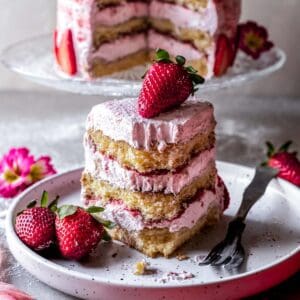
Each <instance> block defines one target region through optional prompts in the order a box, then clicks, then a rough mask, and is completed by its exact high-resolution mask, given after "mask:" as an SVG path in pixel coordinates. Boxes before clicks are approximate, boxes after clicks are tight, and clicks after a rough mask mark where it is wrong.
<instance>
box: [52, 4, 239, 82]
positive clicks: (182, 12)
mask: <svg viewBox="0 0 300 300" xmlns="http://www.w3.org/2000/svg"><path fill="white" fill-rule="evenodd" d="M57 12H58V13H57V28H56V31H55V38H54V39H55V40H54V43H55V53H56V61H57V63H58V65H59V66H60V68H61V70H62V71H64V72H65V73H66V74H69V75H71V76H72V75H76V74H77V75H78V74H80V75H83V76H85V77H87V78H95V77H99V76H103V75H108V74H111V73H114V72H117V71H122V70H126V69H128V68H131V67H134V66H136V65H140V64H143V63H146V62H148V61H150V60H151V59H152V58H153V56H154V51H155V50H156V49H157V48H163V49H166V50H167V51H168V52H169V53H170V54H171V55H173V56H175V55H177V54H181V55H183V56H185V57H186V59H187V61H188V63H189V64H190V65H192V66H193V67H194V68H195V69H196V70H197V71H198V72H199V74H201V75H202V76H204V77H206V78H211V77H212V76H214V75H215V76H220V75H222V74H224V73H225V72H226V70H227V68H228V67H229V66H231V65H232V64H233V62H234V59H235V54H236V33H237V26H238V22H239V18H240V13H241V0H224V1H222V0H199V1H193V0H143V1H142V0H140V1H139V0H136V1H132V0H80V1H70V0H58V6H57Z"/></svg>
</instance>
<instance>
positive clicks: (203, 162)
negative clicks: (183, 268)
mask: <svg viewBox="0 0 300 300" xmlns="http://www.w3.org/2000/svg"><path fill="white" fill-rule="evenodd" d="M215 125H216V122H215V119H214V114H213V107H212V105H211V104H210V103H208V102H198V101H192V100H190V101H187V102H186V103H184V104H183V105H182V106H180V107H179V108H177V109H174V110H172V111H169V112H165V113H162V114H160V115H159V116H158V117H156V118H153V119H144V118H142V117H140V116H139V115H138V113H137V109H136V99H124V100H120V101H117V100H115V101H110V102H105V103H102V104H99V105H97V106H95V107H93V109H92V111H91V112H90V114H89V116H88V120H87V130H86V134H85V138H84V147H85V159H86V161H85V170H84V172H83V175H82V195H83V198H84V201H85V202H86V204H87V205H100V206H102V207H104V208H105V210H104V212H103V213H102V218H104V219H107V220H110V221H112V222H114V223H115V224H116V226H115V227H114V228H113V229H111V230H110V234H111V236H112V237H113V239H116V240H120V241H122V242H124V243H126V244H128V245H130V246H132V247H134V248H136V249H138V250H140V251H142V252H143V253H145V254H146V255H148V256H151V257H154V256H157V255H164V256H169V255H171V254H172V253H173V252H174V251H175V250H176V249H177V248H178V247H179V246H180V245H182V244H183V243H184V242H186V241H187V240H188V239H190V238H191V237H192V236H193V235H194V234H195V233H197V232H198V231H199V230H200V229H201V228H202V227H203V226H204V225H207V224H213V223H215V222H217V221H218V220H219V218H220V216H221V215H222V213H223V210H224V209H225V208H226V207H227V205H228V200H229V199H228V194H227V190H226V188H225V186H224V184H223V182H222V180H221V179H220V178H219V177H218V175H217V170H216V166H215V133H214V129H215Z"/></svg>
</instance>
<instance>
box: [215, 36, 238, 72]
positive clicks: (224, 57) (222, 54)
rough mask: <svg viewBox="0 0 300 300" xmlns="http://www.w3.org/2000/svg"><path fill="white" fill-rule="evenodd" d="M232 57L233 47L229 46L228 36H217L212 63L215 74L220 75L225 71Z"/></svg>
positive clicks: (230, 63)
mask: <svg viewBox="0 0 300 300" xmlns="http://www.w3.org/2000/svg"><path fill="white" fill-rule="evenodd" d="M233 57H234V49H233V47H232V46H231V43H230V41H229V40H228V38H227V37H226V36H225V35H224V34H221V35H220V36H219V37H218V40H217V45H216V57H215V65H214V74H215V76H222V75H223V74H225V72H226V71H227V69H228V67H230V66H231V65H232V62H233Z"/></svg>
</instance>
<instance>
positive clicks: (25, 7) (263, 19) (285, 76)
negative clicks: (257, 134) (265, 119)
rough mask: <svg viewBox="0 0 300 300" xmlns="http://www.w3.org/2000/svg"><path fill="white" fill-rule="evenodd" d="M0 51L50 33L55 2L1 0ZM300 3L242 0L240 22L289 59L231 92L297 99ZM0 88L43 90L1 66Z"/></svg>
mask: <svg viewBox="0 0 300 300" xmlns="http://www.w3.org/2000/svg"><path fill="white" fill-rule="evenodd" d="M0 7H1V10H0V28H1V34H0V50H1V49H3V48H4V47H6V46H7V45H9V44H10V43H13V42H17V41H19V40H22V39H26V38H28V37H31V36H35V35H39V34H43V33H48V32H51V31H52V30H53V28H54V25H55V9H56V1H55V0H50V1H48V0H9V1H8V0H0ZM299 13H300V0H285V1H282V0H244V1H243V16H242V19H243V20H248V19H253V20H257V21H258V22H259V23H261V24H264V25H265V26H266V27H267V28H268V29H269V32H270V36H271V39H272V40H273V41H274V42H275V44H276V45H278V46H279V47H281V48H282V49H284V50H285V51H286V53H287V56H288V59H287V62H286V64H285V66H284V67H283V69H282V70H280V71H279V72H277V73H276V74H273V75H271V76H270V77H268V78H263V79H261V80H260V81H258V82H255V83H253V84H249V85H245V86H243V87H241V88H238V89H234V91H232V92H242V93H245V94H258V95H286V96H300V76H299V74H300V42H299V38H300V18H299ZM0 89H39V90H40V89H43V88H42V87H40V86H38V85H35V84H32V83H30V82H28V81H26V80H24V79H23V78H21V77H20V76H18V75H15V74H13V73H12V72H10V71H8V70H6V69H5V68H3V67H2V66H0Z"/></svg>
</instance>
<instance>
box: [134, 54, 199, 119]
mask: <svg viewBox="0 0 300 300" xmlns="http://www.w3.org/2000/svg"><path fill="white" fill-rule="evenodd" d="M175 60H176V63H174V62H172V61H171V60H170V56H169V53H168V52H167V51H165V50H162V49H158V50H157V51H156V62H155V63H154V64H153V65H152V66H151V67H150V69H149V70H148V71H147V73H146V74H145V78H144V82H143V86H142V90H141V93H140V95H139V98H138V112H139V114H140V115H141V116H142V117H144V118H153V117H156V116H158V115H159V114H160V113H162V112H164V111H167V110H169V109H172V108H173V107H176V106H178V105H180V104H181V103H183V102H184V101H185V100H186V99H187V98H188V97H189V96H190V95H191V94H193V93H194V92H195V91H196V90H197V89H195V86H196V85H197V84H200V83H204V79H203V78H202V77H201V76H200V75H198V74H197V71H196V70H195V69H194V68H193V67H191V66H189V67H185V66H184V64H185V58H184V57H183V56H180V55H178V56H176V57H175Z"/></svg>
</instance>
